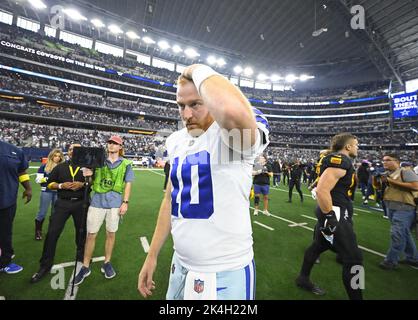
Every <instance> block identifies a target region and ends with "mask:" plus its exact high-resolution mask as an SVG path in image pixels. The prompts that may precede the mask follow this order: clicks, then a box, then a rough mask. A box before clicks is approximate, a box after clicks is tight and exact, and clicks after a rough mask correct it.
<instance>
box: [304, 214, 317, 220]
mask: <svg viewBox="0 0 418 320" xmlns="http://www.w3.org/2000/svg"><path fill="white" fill-rule="evenodd" d="M301 216H302V217H305V218H308V219H311V220H315V221H316V218H314V217H310V216H307V215H304V214H301Z"/></svg>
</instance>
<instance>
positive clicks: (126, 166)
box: [75, 136, 134, 285]
mask: <svg viewBox="0 0 418 320" xmlns="http://www.w3.org/2000/svg"><path fill="white" fill-rule="evenodd" d="M107 151H108V158H107V160H106V162H105V166H103V167H102V168H98V169H96V170H95V172H94V177H93V185H92V188H93V191H94V195H93V197H92V199H91V203H90V207H89V210H88V213H87V238H86V245H85V250H84V260H83V266H82V267H81V269H80V271H79V272H78V273H77V275H76V277H75V284H76V285H79V284H81V283H82V282H83V281H84V278H86V277H88V276H89V275H90V273H91V270H90V260H91V257H92V255H93V251H94V246H95V243H96V236H97V233H98V232H99V230H100V227H101V226H102V224H103V221H104V220H105V219H106V243H105V261H104V264H103V266H102V268H101V272H102V273H103V274H104V276H105V278H106V279H112V278H113V277H114V276H116V271H115V270H114V268H113V266H112V264H111V263H110V260H111V257H112V252H113V247H114V245H115V234H116V231H117V230H118V224H119V220H120V219H121V218H122V217H123V216H124V215H125V214H126V211H127V210H128V202H129V196H130V193H131V185H132V181H133V180H134V172H133V170H132V162H131V161H129V160H127V159H124V158H123V155H124V151H123V141H122V138H121V137H119V136H112V137H111V138H110V139H109V140H108V141H107ZM83 171H84V175H85V176H92V175H93V172H92V170H90V169H84V170H83Z"/></svg>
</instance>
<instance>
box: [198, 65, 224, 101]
mask: <svg viewBox="0 0 418 320" xmlns="http://www.w3.org/2000/svg"><path fill="white" fill-rule="evenodd" d="M214 75H219V73H217V72H216V71H215V70H213V69H212V68H211V67H208V66H205V65H202V66H198V67H196V69H194V70H193V73H192V78H193V82H194V85H195V86H196V88H197V91H198V92H199V95H200V86H201V85H202V82H203V81H205V80H206V79H207V78H209V77H211V76H214Z"/></svg>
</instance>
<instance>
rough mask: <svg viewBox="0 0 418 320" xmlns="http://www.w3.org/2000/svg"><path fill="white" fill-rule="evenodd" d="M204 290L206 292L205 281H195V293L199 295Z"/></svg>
mask: <svg viewBox="0 0 418 320" xmlns="http://www.w3.org/2000/svg"><path fill="white" fill-rule="evenodd" d="M203 290H205V281H202V280H200V279H195V280H194V291H196V292H197V293H202V292H203Z"/></svg>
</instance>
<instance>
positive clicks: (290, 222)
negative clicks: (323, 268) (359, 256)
mask: <svg viewBox="0 0 418 320" xmlns="http://www.w3.org/2000/svg"><path fill="white" fill-rule="evenodd" d="M251 208H252V207H251ZM252 209H254V208H252ZM270 216H271V217H273V218H276V219H279V220H282V221H285V222H287V223H289V224H291V225H292V226H294V227H300V228H303V229H306V230H310V231H314V229H312V228H310V227H307V226H306V225H304V224H303V223H297V222H294V221H291V220H288V219H285V218H282V217H279V216H277V215H274V214H271V213H270ZM302 216H303V217H305V218H309V219H314V220H316V219H315V218H312V217H309V216H305V215H302ZM291 225H289V227H290V226H291ZM358 247H359V248H360V249H362V250H364V251H367V252H369V253H372V254H375V255H377V256H379V257H383V258H384V257H386V255H385V254H383V253H380V252H377V251H374V250H372V249H369V248H366V247H363V246H360V245H358Z"/></svg>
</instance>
